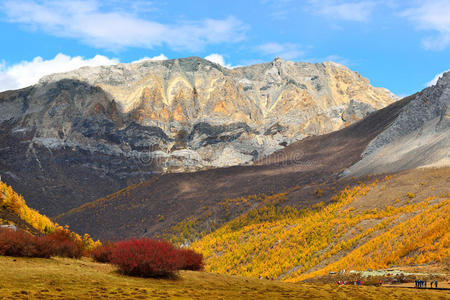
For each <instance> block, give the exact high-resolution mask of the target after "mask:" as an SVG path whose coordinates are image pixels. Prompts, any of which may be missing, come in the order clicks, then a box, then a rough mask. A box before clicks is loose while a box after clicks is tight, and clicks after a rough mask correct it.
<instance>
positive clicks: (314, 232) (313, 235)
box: [193, 168, 450, 281]
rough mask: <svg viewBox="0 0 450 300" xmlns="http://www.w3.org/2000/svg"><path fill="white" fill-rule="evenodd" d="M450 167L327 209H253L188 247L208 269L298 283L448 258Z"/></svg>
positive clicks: (367, 190) (384, 183)
mask: <svg viewBox="0 0 450 300" xmlns="http://www.w3.org/2000/svg"><path fill="white" fill-rule="evenodd" d="M449 174H450V168H441V169H419V170H410V171H406V172H403V173H399V174H395V175H392V176H389V177H386V178H384V179H383V180H380V181H378V180H376V181H374V182H373V183H371V184H360V185H359V186H357V187H354V188H346V189H345V190H343V191H342V192H340V193H339V194H338V195H337V196H336V197H333V198H332V199H333V202H334V203H333V204H330V205H328V206H317V207H316V208H315V209H312V210H306V211H298V210H296V209H295V208H290V209H288V208H284V209H283V208H282V207H280V206H278V205H275V206H269V207H265V208H262V209H256V210H254V211H250V212H249V213H246V214H244V215H242V216H241V217H239V218H237V219H235V220H233V221H231V222H229V223H227V224H225V225H224V226H223V227H221V228H219V229H218V230H216V231H215V232H213V233H211V234H209V235H206V236H205V237H203V238H202V239H200V240H199V241H197V242H195V243H194V244H193V247H194V249H196V250H197V251H200V252H202V253H203V254H204V255H205V256H206V257H207V268H206V269H207V270H209V271H212V272H219V273H229V274H239V275H244V276H253V277H256V276H263V277H269V278H272V277H275V278H278V279H282V280H288V281H299V280H304V279H307V278H310V277H313V276H320V275H325V274H328V273H329V272H331V271H333V272H337V271H340V270H344V269H346V270H366V269H368V268H372V269H380V268H388V267H391V266H393V265H397V266H398V265H406V264H423V263H429V262H443V261H444V260H445V259H448V257H450V234H449V232H448V230H447V229H448V227H449V226H450V191H449V189H448V184H449V179H450V177H449Z"/></svg>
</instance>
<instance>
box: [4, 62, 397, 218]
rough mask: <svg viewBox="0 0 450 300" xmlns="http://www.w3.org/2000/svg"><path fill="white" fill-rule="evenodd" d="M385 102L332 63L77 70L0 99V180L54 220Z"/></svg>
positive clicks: (243, 160)
mask: <svg viewBox="0 0 450 300" xmlns="http://www.w3.org/2000/svg"><path fill="white" fill-rule="evenodd" d="M395 100H396V97H395V96H394V95H392V94H391V93H390V92H389V91H387V90H385V89H381V88H374V87H372V86H371V85H370V84H369V81H368V80H367V79H365V78H363V77H361V76H360V75H359V74H357V73H356V72H353V71H350V70H349V69H347V68H346V67H344V66H341V65H338V64H336V63H322V64H310V63H294V62H289V61H284V60H282V59H279V58H277V59H275V60H274V61H272V62H269V63H264V64H259V65H253V66H249V67H240V68H234V69H227V68H224V67H221V66H220V65H217V64H214V63H212V62H209V61H207V60H204V59H201V58H198V57H189V58H184V59H175V60H166V61H143V62H140V63H133V64H119V65H116V66H107V67H106V66H105V67H95V68H90V67H85V68H81V69H78V70H75V71H71V72H68V73H62V74H54V75H50V76H47V77H44V78H42V79H41V81H40V82H39V84H37V85H35V86H31V87H28V88H25V89H21V90H17V91H7V92H3V93H0V111H1V114H0V128H1V131H0V158H1V160H0V174H1V175H2V176H3V178H4V180H6V181H7V182H8V183H9V184H12V185H14V187H15V189H16V190H17V191H18V192H20V193H21V194H23V195H24V196H25V197H26V199H27V200H28V202H29V204H30V205H31V206H32V207H34V208H36V209H39V210H40V211H42V212H43V213H45V214H47V215H50V216H55V215H57V214H60V213H62V212H65V211H67V210H69V209H71V208H74V207H77V206H79V205H82V204H83V203H86V202H89V201H93V200H95V199H97V198H100V197H103V196H105V195H108V194H110V193H112V192H114V191H117V190H118V189H120V188H124V187H126V186H129V185H130V184H133V183H138V182H141V181H144V180H146V179H149V178H151V177H152V176H154V175H155V174H158V173H161V172H186V171H196V170H200V169H208V168H215V167H227V166H232V165H243V164H251V163H253V162H254V161H257V160H260V159H261V158H263V157H265V156H267V155H269V154H271V153H273V152H275V151H277V150H280V149H283V148H284V147H285V146H287V145H289V144H292V143H294V142H295V141H298V140H301V139H303V138H305V137H308V136H311V135H320V134H325V133H328V132H331V131H334V130H337V129H340V128H343V127H345V126H348V125H349V124H351V123H354V122H355V121H357V120H359V119H361V118H363V117H365V116H366V115H368V114H369V113H370V112H373V111H375V110H377V109H379V108H382V107H384V106H386V105H388V104H390V103H392V102H393V101H395ZM30 186H33V187H39V188H30Z"/></svg>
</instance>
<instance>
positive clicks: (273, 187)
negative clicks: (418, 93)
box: [57, 97, 412, 239]
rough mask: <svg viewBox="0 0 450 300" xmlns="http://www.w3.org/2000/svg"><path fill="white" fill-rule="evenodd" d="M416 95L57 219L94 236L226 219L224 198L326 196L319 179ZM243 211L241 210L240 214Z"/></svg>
mask: <svg viewBox="0 0 450 300" xmlns="http://www.w3.org/2000/svg"><path fill="white" fill-rule="evenodd" d="M411 98H412V97H408V98H405V99H403V100H401V101H398V102H396V103H394V104H392V105H390V106H388V107H386V108H384V109H382V110H380V111H377V112H374V113H372V114H371V115H369V116H368V117H367V118H365V119H364V120H362V121H360V122H358V123H356V124H353V125H351V126H349V127H347V128H345V129H342V130H340V131H337V132H333V133H330V134H327V135H322V136H315V137H309V138H306V139H304V140H302V141H300V142H297V143H294V144H293V145H291V146H288V147H287V148H286V149H284V150H283V151H281V152H278V153H275V154H273V155H271V156H269V157H267V158H265V159H264V160H262V161H260V162H258V163H257V165H256V166H248V167H243V166H240V167H230V168H223V169H214V170H208V171H201V172H194V173H184V174H166V175H162V176H158V177H155V178H152V179H149V180H148V181H146V182H144V183H142V184H138V185H135V186H130V187H128V188H126V189H123V190H121V191H118V192H117V193H115V194H112V195H109V196H107V197H105V198H102V199H99V200H97V201H94V202H92V203H88V204H85V205H83V206H81V207H79V208H77V209H74V210H71V211H69V212H67V213H65V214H62V215H60V216H58V218H57V220H58V221H59V222H61V223H65V224H69V225H70V226H71V228H72V229H74V230H75V231H78V232H89V233H90V234H92V235H93V236H95V237H97V238H102V239H113V238H114V239H119V238H124V237H127V236H141V235H147V236H153V235H155V234H161V233H164V232H166V231H167V230H168V229H170V228H171V227H172V226H173V225H174V224H176V223H178V222H180V221H182V220H185V219H186V218H189V217H199V216H203V218H207V219H208V222H209V223H217V222H218V223H221V222H223V221H226V219H227V218H224V214H227V212H226V211H224V210H223V209H221V208H220V204H221V202H222V201H223V200H224V199H227V198H236V197H240V196H246V195H252V194H259V193H265V194H272V193H278V192H283V191H288V190H290V193H289V195H288V198H289V200H288V201H289V203H295V204H296V205H298V206H300V207H302V206H310V205H311V204H313V203H314V202H318V201H321V200H322V199H317V198H315V197H314V196H313V195H312V190H311V189H312V188H314V185H315V184H320V183H326V182H329V183H330V182H334V181H336V180H337V178H338V175H339V174H340V172H342V171H343V170H345V169H346V168H348V167H349V166H351V165H352V164H354V163H355V162H357V161H358V160H359V159H360V155H361V153H362V152H363V151H364V149H365V147H366V146H367V144H368V143H369V142H370V141H371V140H372V139H373V138H374V137H375V136H376V135H377V134H379V133H380V132H381V131H382V130H384V129H385V128H386V127H387V126H389V124H391V123H392V122H393V120H395V118H396V117H397V115H398V113H399V112H400V110H401V108H402V107H403V106H404V105H406V104H407V103H408V102H409V101H410V100H411ZM300 187H301V188H300ZM326 196H327V195H326V194H325V195H324V197H323V198H324V199H326ZM252 205H256V204H255V203H253V204H252ZM239 213H242V211H240V212H236V214H235V216H236V215H237V214H239ZM232 215H233V212H232V213H231V215H228V217H229V218H231V217H232ZM216 225H217V224H216Z"/></svg>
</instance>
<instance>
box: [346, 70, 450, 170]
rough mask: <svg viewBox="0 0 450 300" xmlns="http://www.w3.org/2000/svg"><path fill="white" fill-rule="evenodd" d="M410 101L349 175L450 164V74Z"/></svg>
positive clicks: (375, 140)
mask: <svg viewBox="0 0 450 300" xmlns="http://www.w3.org/2000/svg"><path fill="white" fill-rule="evenodd" d="M409 98H411V100H410V102H409V103H408V105H406V106H405V107H404V108H403V109H402V111H401V113H400V114H399V116H398V117H397V119H396V120H395V121H394V122H393V123H392V124H390V125H389V127H387V128H386V129H385V130H384V131H383V132H382V133H380V134H379V135H378V136H377V137H376V138H375V139H373V140H372V141H371V142H370V144H369V145H368V146H367V148H366V150H365V151H364V153H363V154H362V159H361V160H360V161H359V162H358V163H356V164H355V165H354V166H352V167H351V168H349V169H348V170H346V172H345V174H346V175H348V176H350V175H351V176H361V175H364V174H375V173H389V172H398V171H401V170H407V169H413V168H417V167H429V166H433V167H442V166H449V165H450V158H449V149H450V113H449V111H448V106H449V104H450V72H447V73H445V74H444V75H443V76H442V77H441V78H440V79H439V81H438V82H437V83H436V85H434V86H431V87H429V88H426V89H425V90H423V91H421V92H420V93H417V94H415V95H412V96H410V97H409Z"/></svg>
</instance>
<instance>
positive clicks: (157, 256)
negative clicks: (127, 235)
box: [111, 238, 183, 277]
mask: <svg viewBox="0 0 450 300" xmlns="http://www.w3.org/2000/svg"><path fill="white" fill-rule="evenodd" d="M111 258H112V259H111V261H112V263H113V264H115V265H117V266H118V267H119V269H120V270H121V271H122V272H123V273H124V274H127V275H134V276H142V277H162V276H169V275H173V272H174V271H176V270H178V269H180V267H181V266H182V265H183V262H182V260H181V257H180V255H178V250H177V249H176V248H175V247H174V246H173V245H172V244H170V243H168V242H165V241H160V240H151V239H147V238H142V239H134V240H129V241H123V242H118V243H116V246H115V248H114V249H113V251H112V256H111Z"/></svg>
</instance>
